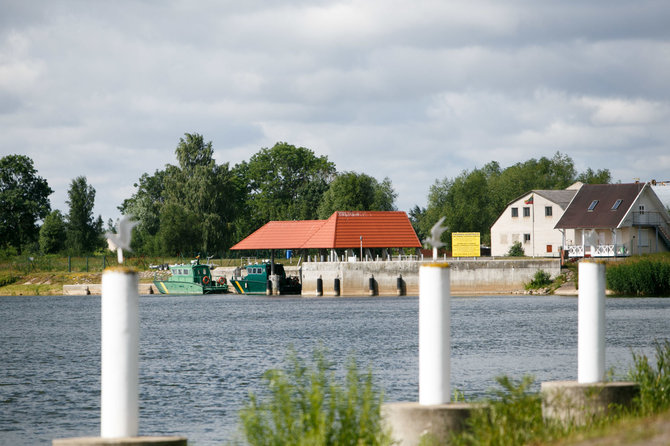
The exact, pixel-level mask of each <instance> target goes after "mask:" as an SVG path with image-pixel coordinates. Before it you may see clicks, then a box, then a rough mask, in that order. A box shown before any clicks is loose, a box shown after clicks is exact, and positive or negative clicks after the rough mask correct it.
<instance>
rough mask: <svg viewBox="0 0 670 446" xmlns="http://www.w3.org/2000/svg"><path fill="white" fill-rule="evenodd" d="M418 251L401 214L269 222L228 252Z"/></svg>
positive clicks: (354, 214) (411, 230) (356, 213)
mask: <svg viewBox="0 0 670 446" xmlns="http://www.w3.org/2000/svg"><path fill="white" fill-rule="evenodd" d="M361 237H363V239H362V244H363V247H365V248H419V247H421V242H420V241H419V238H418V237H417V236H416V233H415V232H414V228H412V224H411V223H410V221H409V218H407V214H405V213H404V212H402V211H351V212H335V213H333V215H331V216H330V218H328V220H306V221H271V222H269V223H267V224H266V225H265V226H263V227H261V228H260V229H258V230H257V231H255V232H254V233H252V234H251V235H250V236H248V237H247V238H245V239H244V240H242V241H241V242H239V243H238V244H236V245H235V246H233V247H232V248H230V249H235V250H241V249H316V248H325V249H328V248H358V247H360V246H361Z"/></svg>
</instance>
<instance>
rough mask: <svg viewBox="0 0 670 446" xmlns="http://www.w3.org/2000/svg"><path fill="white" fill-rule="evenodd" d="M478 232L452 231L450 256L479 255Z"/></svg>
mask: <svg viewBox="0 0 670 446" xmlns="http://www.w3.org/2000/svg"><path fill="white" fill-rule="evenodd" d="M479 246H480V243H479V232H452V233H451V256H452V257H479V256H480V255H481V252H480V250H479Z"/></svg>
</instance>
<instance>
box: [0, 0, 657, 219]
mask: <svg viewBox="0 0 670 446" xmlns="http://www.w3.org/2000/svg"><path fill="white" fill-rule="evenodd" d="M0 3H1V5H0V6H1V7H2V11H3V14H2V16H1V17H0V129H1V130H2V133H3V138H2V140H0V141H1V142H0V156H4V155H7V154H10V153H22V154H26V155H29V156H31V157H32V158H33V159H34V160H35V163H36V167H37V169H38V170H39V173H40V174H41V175H42V176H44V177H45V178H47V180H48V181H49V183H50V185H51V187H52V188H53V189H55V190H56V193H55V194H54V195H53V196H52V204H53V206H54V207H55V208H60V209H64V210H65V209H66V205H65V200H66V192H67V188H68V185H69V182H70V181H71V180H72V179H73V178H74V177H76V176H78V175H86V176H87V178H88V180H89V182H90V183H91V184H92V185H93V186H94V187H95V188H96V191H97V195H96V203H97V205H96V213H100V214H102V215H103V217H104V218H105V219H107V218H109V217H114V218H115V217H117V216H118V212H117V210H116V207H117V206H118V205H119V204H120V203H121V201H122V200H123V199H124V198H127V197H128V196H129V195H130V194H131V193H132V192H133V187H132V185H133V183H134V182H136V181H137V179H138V178H139V176H140V175H141V174H142V173H144V172H150V173H151V172H153V171H155V170H156V169H162V168H163V167H164V165H165V164H166V163H174V162H175V159H174V148H175V146H176V144H177V143H178V140H179V137H181V136H182V135H183V133H184V132H199V133H202V134H203V135H204V137H205V138H206V139H207V140H212V142H213V144H214V148H215V154H216V156H217V160H218V161H219V162H230V163H231V164H235V163H237V162H240V161H242V160H245V159H248V158H249V157H250V156H251V155H252V154H253V153H255V152H256V151H258V150H259V149H260V148H261V147H270V146H272V145H273V144H274V143H275V142H277V141H287V142H289V143H291V144H295V145H300V146H305V147H309V148H310V149H312V150H314V151H315V152H316V153H317V154H320V155H321V154H323V155H327V156H328V157H329V158H330V159H331V160H332V161H334V162H335V163H336V164H337V166H338V168H339V169H340V170H355V171H359V172H366V173H369V174H371V175H373V176H375V177H377V178H379V179H381V178H383V177H385V176H388V177H390V178H391V180H392V182H393V184H394V186H395V188H396V190H397V192H398V193H399V197H398V205H399V207H400V208H401V209H404V210H406V209H409V208H410V207H412V206H413V205H414V204H420V205H425V202H426V197H427V193H428V188H429V186H430V185H431V184H432V183H433V182H434V181H435V180H436V179H441V178H443V177H453V176H455V175H458V174H459V173H460V172H461V171H462V170H464V169H472V168H475V167H481V166H483V165H484V164H485V163H487V162H489V161H491V160H497V161H499V162H500V164H501V165H502V166H503V167H505V166H507V165H511V164H514V163H516V162H519V161H525V160H527V159H529V158H531V157H536V158H537V157H541V156H548V157H551V156H552V155H553V154H554V153H555V152H556V151H561V152H562V153H564V154H567V155H569V156H571V157H572V158H573V159H574V160H575V163H576V165H577V168H578V169H579V170H583V169H585V168H587V167H592V168H608V169H610V170H611V171H612V173H613V176H614V179H615V180H622V181H631V180H632V179H633V178H640V179H642V180H648V179H651V178H657V179H661V178H662V177H664V176H667V174H666V172H668V171H670V156H669V155H668V145H669V143H670V130H668V128H670V127H669V126H668V125H667V124H668V120H669V117H670V97H669V92H670V89H669V88H668V86H667V79H668V77H669V76H668V75H669V74H670V29H669V28H668V27H667V23H670V6H668V5H666V2H663V1H641V2H636V3H631V2H625V1H623V0H615V1H612V2H607V4H603V3H602V2H597V1H584V2H535V1H510V2H505V3H504V4H502V3H500V2H493V1H474V2H472V1H448V2H445V1H441V0H422V1H413V2H408V1H405V0H393V1H387V0H385V1H382V0H376V1H340V2H336V1H330V0H322V1H318V2H315V1H307V0H305V1H274V2H261V1H245V2H218V1H217V2H215V1H203V2H187V1H178V0H174V1H168V2H158V1H142V2H135V1H132V2H131V1H119V2H84V3H82V2H74V1H66V0H61V1H55V2H51V1H49V2H46V1H43V2H42V1H36V2H20V1H3V2H0ZM667 179H668V180H670V178H667Z"/></svg>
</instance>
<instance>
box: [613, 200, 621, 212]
mask: <svg viewBox="0 0 670 446" xmlns="http://www.w3.org/2000/svg"><path fill="white" fill-rule="evenodd" d="M622 201H623V200H622V199H618V200H617V201H615V202H614V204H613V205H612V210H613V211H616V210H617V209H619V206H621V202H622Z"/></svg>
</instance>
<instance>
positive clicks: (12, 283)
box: [0, 256, 298, 296]
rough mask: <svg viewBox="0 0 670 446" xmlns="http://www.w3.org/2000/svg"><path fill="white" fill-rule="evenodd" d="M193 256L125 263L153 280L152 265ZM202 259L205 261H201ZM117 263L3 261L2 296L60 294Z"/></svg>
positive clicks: (234, 262) (225, 262)
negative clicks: (66, 287)
mask: <svg viewBox="0 0 670 446" xmlns="http://www.w3.org/2000/svg"><path fill="white" fill-rule="evenodd" d="M190 260H191V259H183V258H166V257H155V258H147V257H130V258H127V259H126V262H125V263H126V265H128V266H131V267H133V268H135V269H137V271H139V273H140V282H142V283H150V282H151V281H152V279H153V274H154V271H155V270H154V269H151V266H152V265H164V264H168V265H172V264H175V263H187V262H189V261H190ZM256 260H259V261H260V260H263V259H256V258H254V257H244V258H241V259H209V261H207V263H209V264H212V265H214V266H239V265H241V264H246V263H247V262H249V261H256ZM202 261H203V262H204V261H205V260H202ZM297 261H298V260H297V259H289V260H286V259H282V263H283V264H284V265H295V264H296V263H297ZM115 265H117V262H116V257H115V256H91V257H70V258H68V257H58V256H42V257H26V256H16V257H12V258H6V259H2V260H0V296H47V295H53V296H58V295H61V294H63V285H79V284H95V283H100V282H101V280H102V271H103V269H104V268H106V267H110V266H115Z"/></svg>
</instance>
